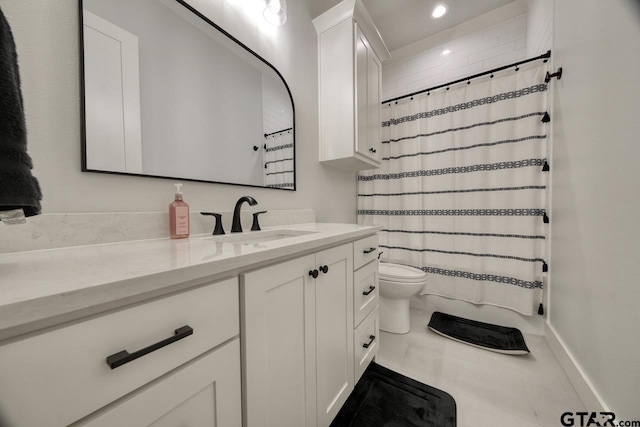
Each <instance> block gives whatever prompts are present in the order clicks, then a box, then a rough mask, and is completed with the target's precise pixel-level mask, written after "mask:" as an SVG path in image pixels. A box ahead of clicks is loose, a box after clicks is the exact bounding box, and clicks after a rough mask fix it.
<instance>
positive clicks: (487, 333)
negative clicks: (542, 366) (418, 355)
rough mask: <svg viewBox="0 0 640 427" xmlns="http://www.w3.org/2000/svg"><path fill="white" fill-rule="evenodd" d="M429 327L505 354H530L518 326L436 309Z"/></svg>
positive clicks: (462, 340) (446, 335)
mask: <svg viewBox="0 0 640 427" xmlns="http://www.w3.org/2000/svg"><path fill="white" fill-rule="evenodd" d="M428 326H429V328H430V329H431V330H432V331H434V332H437V333H439V334H440V335H444V336H445V337H447V338H451V339H453V340H456V341H460V342H463V343H465V344H470V345H473V346H476V347H480V348H484V349H487V350H491V351H496V352H498V353H505V354H528V353H529V349H528V348H527V344H526V343H525V342H524V337H523V336H522V332H520V330H518V329H516V328H507V327H506V326H498V325H492V324H491V323H482V322H476V321H475V320H469V319H464V318H462V317H457V316H452V315H450V314H445V313H440V312H439V311H436V312H434V313H433V315H432V316H431V320H430V321H429V325H428Z"/></svg>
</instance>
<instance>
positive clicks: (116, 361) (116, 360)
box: [107, 325, 193, 369]
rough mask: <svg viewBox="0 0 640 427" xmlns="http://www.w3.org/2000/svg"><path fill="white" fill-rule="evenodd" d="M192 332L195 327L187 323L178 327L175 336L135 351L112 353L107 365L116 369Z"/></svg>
mask: <svg viewBox="0 0 640 427" xmlns="http://www.w3.org/2000/svg"><path fill="white" fill-rule="evenodd" d="M192 334H193V329H192V328H191V327H190V326H189V325H185V326H183V327H182V328H178V329H176V330H175V335H174V336H172V337H169V338H167V339H165V340H162V341H160V342H157V343H155V344H152V345H150V346H149V347H145V348H143V349H142V350H138V351H136V352H134V353H129V352H128V351H127V350H122V351H119V352H118V353H115V354H112V355H111V356H109V357H107V365H109V366H110V367H111V369H116V368H117V367H118V366H122V365H124V364H125V363H129V362H131V361H132V360H136V359H137V358H139V357H142V356H144V355H146V354H149V353H151V352H154V351H156V350H159V349H161V348H162V347H166V346H168V345H169V344H172V343H174V342H176V341H180V340H181V339H183V338H186V337H188V336H189V335H192Z"/></svg>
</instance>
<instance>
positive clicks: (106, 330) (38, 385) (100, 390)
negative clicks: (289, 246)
mask: <svg viewBox="0 0 640 427" xmlns="http://www.w3.org/2000/svg"><path fill="white" fill-rule="evenodd" d="M186 325H188V326H190V327H191V328H192V329H193V334H192V335H189V336H187V337H185V338H184V339H181V340H179V341H176V342H173V343H171V344H169V345H167V346H165V347H162V348H160V349H158V350H156V351H153V352H151V353H149V354H146V355H144V356H142V357H140V358H138V359H135V360H133V361H131V362H129V363H127V364H124V365H122V366H119V367H117V368H115V369H111V368H110V366H109V365H107V361H106V358H107V357H108V356H110V355H113V354H116V353H118V352H120V351H122V350H127V351H128V352H129V353H133V352H135V351H138V350H140V349H142V348H145V347H147V346H150V345H152V344H154V343H157V342H159V341H162V340H164V339H166V338H169V337H171V336H173V335H174V331H175V330H176V329H178V328H181V327H183V326H186ZM238 333H239V295H238V279H237V278H232V279H228V280H224V281H221V282H218V283H214V284H211V285H208V286H204V287H201V288H197V289H193V290H190V291H187V292H183V293H180V294H176V295H173V296H169V297H166V298H161V299H158V300H155V301H152V302H148V303H145V304H142V305H138V306H134V307H130V308H126V309H123V310H119V311H116V312H112V313H109V314H106V315H103V316H99V317H95V318H92V319H89V320H85V321H81V322H78V323H74V324H71V325H68V326H65V327H62V328H58V329H55V330H52V331H48V332H46V333H43V334H40V335H34V336H30V337H26V338H24V339H19V340H16V341H12V342H9V343H7V344H5V345H2V346H0V406H1V409H0V412H1V413H2V414H3V415H4V416H5V417H7V418H8V420H7V422H9V425H16V426H20V427H41V426H45V425H46V426H49V427H55V426H65V425H68V424H69V423H71V422H74V421H76V420H78V419H80V418H82V417H84V416H86V415H88V414H90V413H91V412H93V411H96V410H98V409H99V408H101V407H103V406H104V405H107V404H109V403H111V402H113V401H114V400H116V399H118V398H120V397H121V396H123V395H125V394H126V393H129V392H131V391H133V390H135V389H137V388H138V387H141V386H143V385H144V384H147V383H148V382H149V381H151V380H153V379H155V378H158V377H159V376H161V375H163V374H165V373H166V372H168V371H170V370H172V369H174V368H176V367H178V366H180V365H182V364H184V363H186V362H188V361H189V360H191V359H193V358H194V357H196V356H198V355H200V354H202V353H204V352H206V351H207V350H209V349H211V348H213V347H215V346H217V345H219V344H221V343H223V342H224V341H226V340H228V339H230V338H232V337H234V336H236V335H238ZM60 390H64V392H60ZM32 402H38V410H37V411H34V410H33V406H32Z"/></svg>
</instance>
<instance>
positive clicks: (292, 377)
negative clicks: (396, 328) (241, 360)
mask: <svg viewBox="0 0 640 427" xmlns="http://www.w3.org/2000/svg"><path fill="white" fill-rule="evenodd" d="M352 251H353V248H352V245H351V244H347V245H343V246H338V247H336V248H331V249H328V250H325V251H322V252H319V253H317V254H315V255H309V256H306V257H302V258H298V259H295V260H292V261H287V262H283V263H281V264H277V265H274V266H271V267H266V268H263V269H260V270H256V271H253V272H250V273H247V274H245V275H243V279H242V282H241V291H242V300H243V302H244V304H243V321H242V334H241V335H242V337H243V338H242V339H243V342H244V349H245V350H244V357H245V376H244V377H245V378H244V381H245V390H246V408H245V409H246V420H247V426H248V427H257V426H260V427H263V426H268V427H303V426H309V427H315V426H319V427H326V426H328V425H329V424H330V423H331V421H332V420H333V418H334V417H335V415H336V414H337V413H338V411H339V410H340V408H341V407H342V405H343V403H344V402H345V401H346V399H347V397H348V396H349V393H351V390H352V389H353V375H354V374H353V335H352V334H353V255H352ZM325 271H326V272H325ZM310 273H312V274H314V275H316V276H317V277H315V278H314V277H313V276H312V275H310Z"/></svg>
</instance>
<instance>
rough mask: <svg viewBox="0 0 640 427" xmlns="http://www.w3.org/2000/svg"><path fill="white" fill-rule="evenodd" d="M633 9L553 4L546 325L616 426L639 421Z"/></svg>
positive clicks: (630, 3) (637, 95)
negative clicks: (557, 71) (556, 70)
mask: <svg viewBox="0 0 640 427" xmlns="http://www.w3.org/2000/svg"><path fill="white" fill-rule="evenodd" d="M635 3H636V4H634V0H608V1H606V2H603V1H600V0H560V1H556V2H555V28H554V44H555V45H554V49H553V61H554V66H555V67H558V66H561V67H563V69H564V75H563V77H562V80H560V81H555V80H554V83H553V84H554V85H555V91H554V92H555V94H554V100H553V102H554V110H553V114H552V121H553V129H554V130H553V138H554V148H553V157H552V162H551V168H552V171H553V192H552V197H553V211H552V215H551V222H552V226H553V239H552V240H551V245H552V252H551V256H552V257H551V262H550V264H549V267H550V271H551V272H552V273H553V283H552V287H551V295H550V313H549V323H550V325H551V326H552V327H553V329H555V331H556V333H557V335H558V336H559V337H560V338H561V339H562V341H564V343H565V345H566V347H567V350H568V351H569V352H570V353H571V354H572V355H573V357H574V358H575V360H576V361H577V364H578V365H579V366H580V367H581V368H582V370H583V371H584V373H585V374H586V376H587V379H588V380H589V381H590V382H591V383H592V384H593V386H594V388H595V390H596V392H597V393H598V394H599V395H600V396H601V397H602V399H603V401H604V403H605V404H606V405H608V406H609V407H610V409H612V410H613V411H614V412H615V413H616V415H617V418H618V420H638V419H640V405H639V404H638V402H640V363H639V362H638V357H639V355H640V332H639V326H640V309H639V305H640V286H639V285H638V283H639V279H638V278H639V277H640V258H639V256H638V253H639V252H638V247H639V246H638V242H640V192H639V191H638V183H640V168H639V167H638V157H639V156H640V145H638V135H640V120H639V113H640V101H639V100H640V83H639V81H638V76H640V55H638V54H637V53H638V42H639V41H640V10H639V9H640V6H639V5H638V4H637V2H635ZM588 409H589V408H588ZM567 410H571V409H570V408H567ZM591 410H596V409H595V408H594V409H591Z"/></svg>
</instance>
